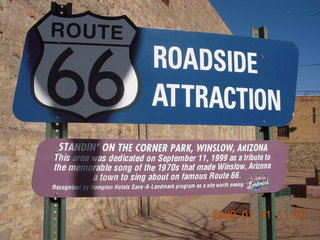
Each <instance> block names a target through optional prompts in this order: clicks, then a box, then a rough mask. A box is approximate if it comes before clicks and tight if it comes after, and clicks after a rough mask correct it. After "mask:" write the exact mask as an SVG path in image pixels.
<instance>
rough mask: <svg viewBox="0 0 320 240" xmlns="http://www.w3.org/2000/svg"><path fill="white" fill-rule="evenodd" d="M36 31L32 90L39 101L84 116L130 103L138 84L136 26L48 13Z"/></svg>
mask: <svg viewBox="0 0 320 240" xmlns="http://www.w3.org/2000/svg"><path fill="white" fill-rule="evenodd" d="M36 30H37V32H38V34H39V36H40V39H41V42H42V54H41V59H40V61H39V63H38V65H37V66H36V67H35V70H34V72H33V73H34V74H33V76H32V79H31V82H32V84H31V91H32V92H33V96H34V98H35V99H36V100H37V101H38V103H40V104H41V105H43V106H45V107H47V108H51V109H56V110H59V111H61V110H62V111H68V112H71V113H73V114H76V115H78V116H79V115H80V116H81V117H83V118H85V119H88V118H90V117H92V116H96V115H97V114H101V113H105V112H108V111H114V110H119V109H123V108H127V107H129V106H130V105H131V104H132V103H133V102H134V101H135V99H136V97H137V94H138V91H139V83H138V77H137V75H136V72H135V69H134V68H133V65H132V63H131V60H130V45H131V43H132V41H133V39H134V36H135V33H136V27H135V26H134V24H133V23H132V22H131V21H130V20H129V19H128V18H126V17H125V16H123V17H116V18H113V17H101V16H97V15H94V14H92V13H91V12H86V13H84V14H79V15H71V16H70V17H60V16H56V15H53V14H48V15H47V16H46V17H44V18H43V19H42V20H41V21H40V22H39V23H38V25H37V26H36Z"/></svg>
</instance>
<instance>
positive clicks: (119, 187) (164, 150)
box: [32, 139, 288, 197]
mask: <svg viewBox="0 0 320 240" xmlns="http://www.w3.org/2000/svg"><path fill="white" fill-rule="evenodd" d="M287 158H288V150H287V148H286V146H285V145H284V144H283V143H281V142H278V141H213V140H212V141H183V140H102V139H47V140H44V141H43V142H42V143H41V144H40V145H39V147H38V150H37V156H36V161H35V165H34V171H33V177H32V187H33V189H34V191H35V192H36V193H37V194H38V195H40V196H42V197H122V196H123V197H124V196H174V195H211V194H229V193H230V194H236V193H264V192H277V191H279V190H280V189H281V188H282V187H283V185H284V181H285V173H286V167H287Z"/></svg>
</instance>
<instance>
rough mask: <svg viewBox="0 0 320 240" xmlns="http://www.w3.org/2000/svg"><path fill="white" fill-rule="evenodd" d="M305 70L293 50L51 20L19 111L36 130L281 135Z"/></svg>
mask: <svg viewBox="0 0 320 240" xmlns="http://www.w3.org/2000/svg"><path fill="white" fill-rule="evenodd" d="M297 66H298V50H297V48H296V46H295V45H294V44H293V43H291V42H284V41H274V40H267V39H257V38H245V37H236V36H229V35H218V34H212V33H201V32H187V31H173V30H163V29H151V28H137V27H136V26H135V25H134V24H133V23H132V22H131V21H130V20H129V19H128V18H127V17H125V16H123V17H115V18H113V17H102V16H97V15H94V14H92V13H90V12H86V13H83V14H79V15H71V16H70V17H69V16H68V17H61V16H55V15H53V14H52V13H48V14H47V15H46V16H44V17H43V18H42V19H41V20H40V21H39V22H38V23H37V24H36V25H35V26H33V27H32V28H31V29H30V31H29V32H28V34H27V37H26V42H25V47H24V52H23V57H22V62H21V67H20V73H19V78H18V83H17V89H16V95H15V99H14V105H13V111H14V113H15V115H16V116H17V118H19V119H20V120H22V121H30V122H97V123H98V122H99V123H148V124H149V123H150V124H203V125H252V126H281V125H286V124H288V123H289V122H290V120H291V118H292V115H293V112H294V103H295V92H296V80H297Z"/></svg>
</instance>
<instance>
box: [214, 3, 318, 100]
mask: <svg viewBox="0 0 320 240" xmlns="http://www.w3.org/2000/svg"><path fill="white" fill-rule="evenodd" d="M210 2H211V3H212V5H213V7H214V8H215V9H216V11H217V12H218V13H219V15H220V16H221V18H222V19H223V20H224V22H225V23H226V25H227V26H228V27H229V29H230V30H231V32H232V33H233V35H235V36H244V37H251V26H252V25H254V26H255V27H263V26H266V27H267V28H268V38H269V39H272V40H282V41H290V42H293V43H294V44H295V45H296V46H297V47H298V50H299V65H298V80H297V94H296V95H320V0H210Z"/></svg>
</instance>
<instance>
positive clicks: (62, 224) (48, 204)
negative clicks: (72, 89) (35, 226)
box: [43, 123, 68, 240]
mask: <svg viewBox="0 0 320 240" xmlns="http://www.w3.org/2000/svg"><path fill="white" fill-rule="evenodd" d="M67 135H68V124H67V123H47V124H46V138H67ZM66 202H67V201H66V198H45V199H44V222H43V239H45V240H65V239H66Z"/></svg>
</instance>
